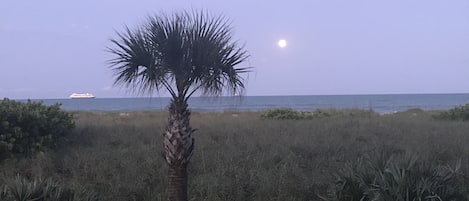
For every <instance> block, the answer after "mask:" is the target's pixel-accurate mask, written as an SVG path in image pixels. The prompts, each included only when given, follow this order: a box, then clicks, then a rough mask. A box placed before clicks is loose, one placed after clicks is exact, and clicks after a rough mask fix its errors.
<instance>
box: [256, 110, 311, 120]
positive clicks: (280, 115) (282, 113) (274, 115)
mask: <svg viewBox="0 0 469 201" xmlns="http://www.w3.org/2000/svg"><path fill="white" fill-rule="evenodd" d="M261 118H263V119H303V118H304V117H303V114H302V113H301V112H298V111H295V110H293V109H291V108H280V109H270V110H267V111H265V112H263V113H261Z"/></svg>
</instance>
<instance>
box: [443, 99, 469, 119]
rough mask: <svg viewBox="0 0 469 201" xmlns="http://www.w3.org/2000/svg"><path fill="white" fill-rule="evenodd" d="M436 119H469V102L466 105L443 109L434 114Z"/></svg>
mask: <svg viewBox="0 0 469 201" xmlns="http://www.w3.org/2000/svg"><path fill="white" fill-rule="evenodd" d="M434 117H435V119H440V120H462V121H467V120H469V103H468V104H466V105H461V106H457V107H455V108H452V109H450V110H447V111H443V112H441V113H439V114H437V115H434Z"/></svg>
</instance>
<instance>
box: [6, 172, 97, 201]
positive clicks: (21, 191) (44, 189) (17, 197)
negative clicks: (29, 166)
mask: <svg viewBox="0 0 469 201" xmlns="http://www.w3.org/2000/svg"><path fill="white" fill-rule="evenodd" d="M0 200H1V201H33V200H34V201H98V200H99V199H98V197H97V195H96V194H95V193H93V192H90V191H88V190H86V189H84V188H82V187H78V188H70V187H63V186H62V185H60V184H59V183H58V182H55V181H53V180H51V179H41V178H37V179H34V180H33V181H29V180H27V179H25V178H22V177H19V176H16V177H15V178H14V179H12V180H10V181H7V182H6V184H4V185H0Z"/></svg>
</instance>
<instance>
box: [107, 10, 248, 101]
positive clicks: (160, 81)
mask: <svg viewBox="0 0 469 201" xmlns="http://www.w3.org/2000/svg"><path fill="white" fill-rule="evenodd" d="M232 35H233V34H232V27H231V26H230V22H229V21H228V20H226V18H225V17H223V16H222V15H219V16H211V15H209V14H208V13H207V12H204V11H200V12H198V11H193V12H192V13H189V12H181V13H175V14H173V15H166V14H162V15H156V16H153V17H149V18H148V20H147V23H146V24H145V26H142V27H141V28H140V29H137V30H135V31H130V30H129V29H128V28H126V32H124V33H118V38H119V39H118V40H111V42H112V43H113V44H114V45H115V48H109V52H111V53H112V54H114V55H115V56H116V58H115V59H113V60H111V61H110V64H111V66H112V69H113V71H114V73H115V75H116V80H115V84H116V85H121V86H124V87H126V88H130V89H134V90H135V89H136V90H140V91H141V92H152V91H154V90H159V89H161V88H162V87H164V88H165V89H167V90H168V91H169V92H170V93H171V95H172V96H173V97H180V98H184V99H186V100H187V98H189V97H190V96H191V95H192V94H194V93H195V92H197V91H200V93H201V94H204V95H220V94H223V92H224V90H225V89H226V90H227V91H228V93H231V94H238V93H241V92H242V91H243V89H244V84H243V82H244V80H243V78H242V77H241V75H240V74H242V73H246V72H249V70H250V68H249V67H237V66H238V65H240V64H241V63H243V62H245V61H246V60H247V58H248V57H249V55H248V53H247V52H246V51H245V50H244V47H242V46H239V45H238V43H237V42H236V41H234V42H233V41H232Z"/></svg>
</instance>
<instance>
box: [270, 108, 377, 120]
mask: <svg viewBox="0 0 469 201" xmlns="http://www.w3.org/2000/svg"><path fill="white" fill-rule="evenodd" d="M373 114H375V113H374V112H373V111H368V110H355V109H344V110H336V109H328V110H325V109H316V110H314V111H313V112H309V111H296V110H293V109H291V108H280V109H270V110H267V111H265V112H263V113H261V118H262V119H279V120H280V119H292V120H300V119H319V118H328V117H341V116H342V117H345V116H370V115H373Z"/></svg>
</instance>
